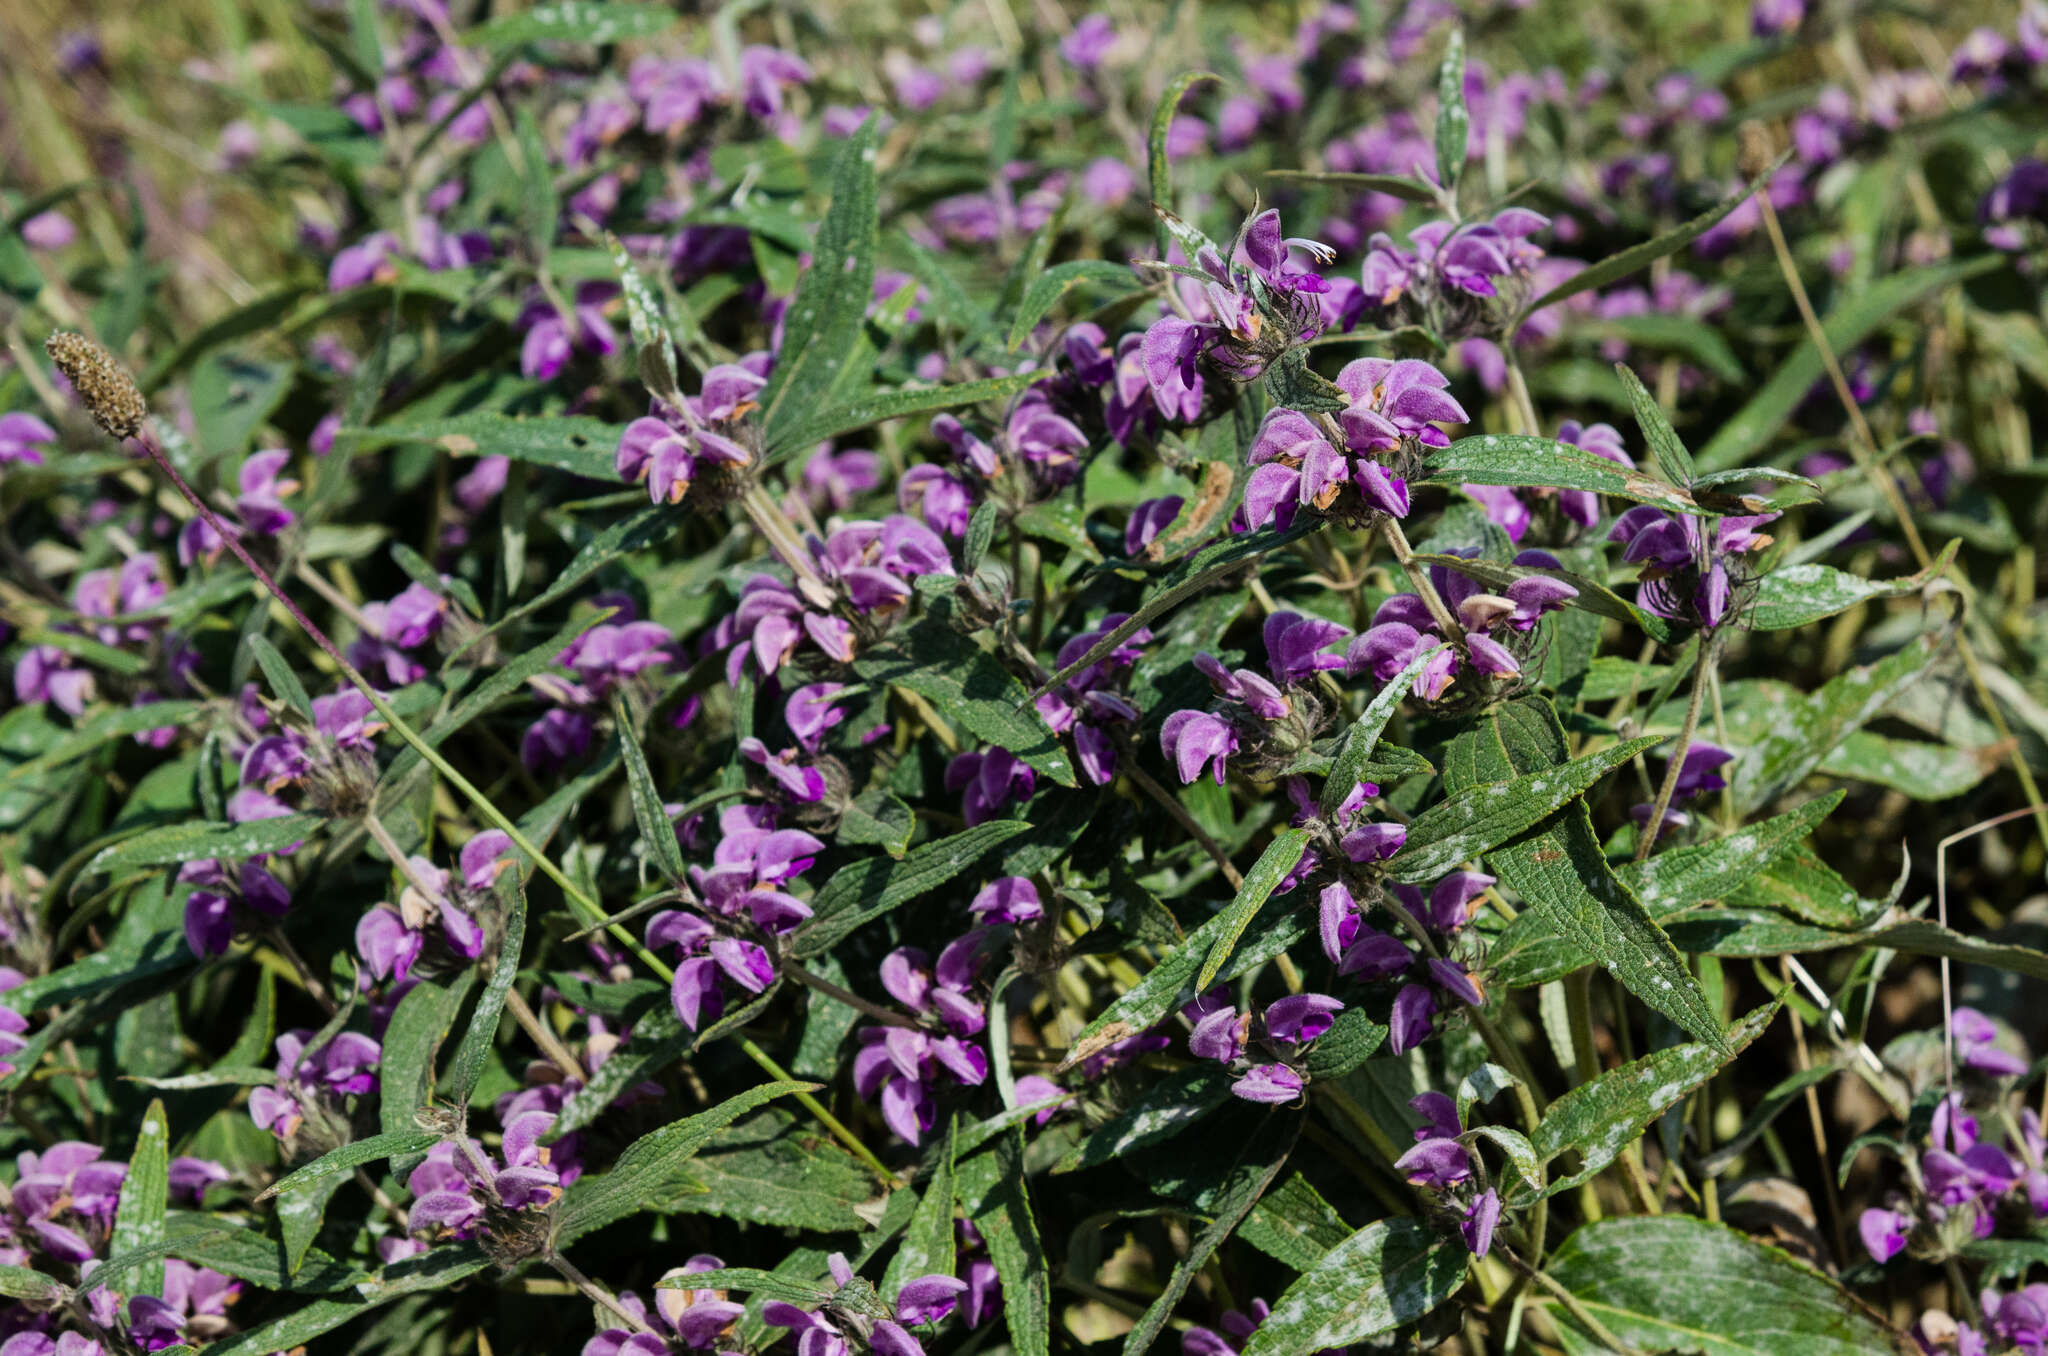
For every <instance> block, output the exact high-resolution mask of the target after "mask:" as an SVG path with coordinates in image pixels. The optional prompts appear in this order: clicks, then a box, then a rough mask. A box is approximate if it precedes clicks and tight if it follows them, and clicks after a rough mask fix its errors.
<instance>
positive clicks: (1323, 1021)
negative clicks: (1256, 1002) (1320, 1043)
mask: <svg viewBox="0 0 2048 1356" xmlns="http://www.w3.org/2000/svg"><path fill="white" fill-rule="evenodd" d="M1343 1010H1344V1004H1343V1003H1341V1002H1339V1001H1338V1000H1337V999H1335V998H1332V997H1330V996H1329V995H1328V994H1320V993H1297V994H1289V995H1288V996H1287V997H1285V998H1280V999H1276V1000H1274V1002H1273V1003H1272V1004H1271V1005H1270V1006H1269V1007H1267V1009H1266V1019H1265V1020H1266V1035H1267V1036H1268V1038H1270V1039H1272V1040H1276V1041H1286V1042H1288V1043H1289V1044H1292V1045H1297V1046H1300V1045H1307V1044H1308V1043H1309V1042H1310V1041H1312V1040H1314V1039H1315V1038H1316V1037H1318V1036H1320V1035H1322V1034H1323V1033H1324V1032H1326V1031H1328V1030H1329V1029H1330V1026H1331V1024H1332V1023H1333V1022H1334V1021H1335V1020H1336V1016H1337V1014H1338V1013H1340V1012H1342V1011H1343Z"/></svg>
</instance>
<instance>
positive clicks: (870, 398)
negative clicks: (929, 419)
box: [768, 372, 1046, 462]
mask: <svg viewBox="0 0 2048 1356" xmlns="http://www.w3.org/2000/svg"><path fill="white" fill-rule="evenodd" d="M1045 378H1046V373H1044V372H1016V373H1012V374H1011V375H1010V376H1007V377H984V378H983V379H981V380H979V381H960V382H955V383H953V384H952V385H951V386H918V387H912V388H910V389H907V390H900V391H883V392H881V393H879V394H872V395H864V396H861V397H860V398H858V399H856V400H849V401H846V402H844V403H842V404H836V405H832V406H830V407H829V408H826V409H822V410H815V411H805V412H804V413H803V415H802V417H801V419H799V420H795V421H794V422H791V423H789V424H787V425H785V426H784V430H783V431H780V432H778V433H777V434H776V436H775V437H774V438H773V439H771V440H770V442H769V446H768V459H769V461H770V462H774V461H778V460H780V459H781V458H782V457H783V456H784V455H788V454H793V453H796V452H801V451H806V450H808V449H810V448H813V447H816V446H817V445H818V444H819V443H821V442H824V441H825V440H826V439H827V438H838V437H841V436H843V435H845V434H848V433H856V432H858V431H860V430H861V429H865V428H873V427H874V426H875V425H876V424H882V423H887V422H888V421H889V420H891V419H904V418H908V417H909V416H911V415H913V414H932V413H935V412H937V411H939V410H957V409H963V408H965V407H966V406H969V405H980V404H983V403H984V402H987V401H993V400H1008V399H1009V398H1010V397H1011V396H1013V395H1016V394H1017V393H1018V392H1020V391H1024V390H1027V389H1029V388H1030V387H1031V386H1032V385H1033V384H1035V383H1037V382H1041V381H1044V380H1045Z"/></svg>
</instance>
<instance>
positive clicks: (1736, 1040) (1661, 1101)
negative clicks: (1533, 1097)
mask: <svg viewBox="0 0 2048 1356" xmlns="http://www.w3.org/2000/svg"><path fill="white" fill-rule="evenodd" d="M1777 1015H1778V1004H1776V1003H1766V1004H1764V1005H1763V1006H1762V1007H1760V1008H1758V1009H1756V1010H1755V1011H1754V1012H1752V1013H1750V1014H1749V1015H1748V1016H1747V1017H1744V1018H1743V1019H1742V1020H1741V1021H1739V1022H1737V1023H1735V1024H1734V1025H1733V1026H1731V1027H1729V1028H1728V1032H1727V1036H1726V1038H1725V1045H1723V1044H1719V1043H1716V1044H1704V1043H1696V1042H1689V1043H1687V1044H1685V1045H1674V1046H1671V1047H1670V1048H1669V1049H1665V1050H1659V1051H1657V1052H1656V1053H1655V1054H1652V1055H1645V1056H1643V1058H1641V1059H1638V1060H1635V1061H1633V1062H1631V1063H1628V1064H1624V1065H1621V1066H1620V1067H1619V1068H1614V1069H1609V1070H1608V1071H1607V1072H1606V1073H1603V1074H1601V1075H1600V1076H1599V1077H1598V1078H1595V1079H1593V1080H1592V1081H1591V1082H1588V1083H1581V1084H1579V1086H1577V1087H1575V1088H1573V1089H1572V1090H1571V1091H1569V1092H1567V1093H1565V1095H1564V1096H1562V1097H1560V1098H1558V1099H1557V1100H1556V1101H1554V1102H1552V1103H1551V1104H1550V1109H1549V1110H1548V1111H1546V1112H1544V1113H1543V1119H1542V1120H1541V1121H1539V1122H1537V1124H1536V1133H1535V1134H1533V1135H1531V1136H1530V1145H1531V1147H1533V1148H1534V1149H1535V1151H1536V1157H1537V1159H1538V1161H1539V1162H1543V1163H1549V1162H1550V1161H1551V1160H1552V1159H1554V1158H1556V1157H1557V1156H1558V1155H1559V1154H1562V1153H1565V1152H1566V1151H1568V1150H1569V1151H1572V1152H1576V1153H1577V1154H1578V1156H1579V1170H1578V1171H1577V1172H1575V1173H1573V1174H1571V1175H1570V1176H1566V1177H1558V1178H1554V1179H1553V1180H1552V1181H1551V1182H1550V1184H1549V1185H1548V1186H1547V1187H1545V1188H1544V1189H1543V1190H1542V1191H1541V1192H1540V1193H1538V1194H1540V1195H1543V1196H1555V1195H1556V1194H1557V1193H1558V1192H1560V1191H1566V1190H1569V1189H1570V1188H1572V1187H1575V1186H1577V1185H1578V1184H1579V1183H1581V1182H1584V1181H1587V1180H1589V1179H1591V1178H1592V1177H1593V1176H1594V1175H1595V1174H1597V1173H1599V1171H1600V1170H1601V1169H1602V1168H1605V1167H1606V1166H1607V1165H1608V1164H1609V1163H1612V1162H1613V1161H1614V1160H1615V1159H1616V1158H1617V1157H1619V1156H1620V1154H1621V1151H1622V1150H1623V1149H1624V1148H1626V1147H1627V1146H1628V1145H1629V1144H1631V1143H1632V1142H1634V1140H1635V1138H1636V1136H1637V1135H1639V1134H1641V1133H1642V1130H1643V1127H1644V1126H1646V1125H1648V1124H1649V1123H1650V1122H1651V1121H1654V1120H1656V1119H1657V1117H1659V1116H1661V1115H1663V1114H1664V1112H1665V1110H1666V1109H1667V1108H1669V1107H1671V1106H1673V1105H1675V1104H1676V1103H1677V1102H1678V1101H1679V1099H1680V1098H1682V1097H1684V1096H1685V1095H1686V1094H1687V1093H1689V1092H1691V1091H1692V1090H1693V1089H1694V1088H1696V1087H1698V1086H1699V1085H1700V1084H1702V1083H1704V1082H1706V1081H1707V1080H1708V1079H1709V1078H1712V1077H1713V1076H1714V1074H1715V1073H1716V1071H1718V1070H1719V1069H1720V1068H1721V1067H1722V1066H1724V1065H1725V1064H1727V1063H1728V1061H1729V1060H1731V1059H1733V1058H1734V1057H1735V1056H1736V1054H1737V1053H1739V1052H1740V1051H1741V1050H1743V1049H1744V1048H1745V1047H1746V1046H1748V1044H1749V1043H1750V1042H1751V1041H1753V1040H1755V1039H1756V1038H1757V1037H1758V1036H1760V1035H1762V1034H1763V1031H1764V1028H1765V1027H1767V1026H1769V1025H1770V1024H1771V1019H1772V1018H1773V1017H1775V1016H1777ZM1518 1199H1519V1198H1518ZM1527 1199H1534V1197H1533V1196H1532V1197H1528V1198H1527Z"/></svg>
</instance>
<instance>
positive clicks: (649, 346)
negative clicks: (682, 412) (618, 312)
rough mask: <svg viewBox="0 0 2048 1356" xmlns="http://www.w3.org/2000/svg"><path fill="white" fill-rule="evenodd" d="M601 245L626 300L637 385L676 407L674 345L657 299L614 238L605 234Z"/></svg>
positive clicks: (621, 245) (678, 395)
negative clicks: (608, 257)
mask: <svg viewBox="0 0 2048 1356" xmlns="http://www.w3.org/2000/svg"><path fill="white" fill-rule="evenodd" d="M604 243H605V248H606V249H608V250H610V251H611V256H612V267H613V268H614V269H615V270H617V272H618V275H619V290H620V291H622V292H624V293H625V296H626V323H627V326H628V327H629V328H630V330H631V331H632V335H633V349H634V352H635V354H636V355H637V357H638V360H639V370H640V383H641V385H643V386H645V387H646V388H647V389H648V390H649V391H651V392H653V393H654V394H655V395H656V396H658V397H660V398H661V399H663V400H666V401H668V402H669V403H670V404H672V405H673V404H677V403H679V397H680V392H679V391H678V390H677V389H676V341H675V337H674V336H673V335H671V334H670V333H669V332H668V320H667V318H666V317H665V316H664V315H663V314H662V307H661V299H660V298H659V297H656V296H655V295H654V289H653V288H651V287H649V286H648V285H647V278H646V276H645V275H644V274H642V273H641V272H640V266H639V265H638V264H635V263H634V262H633V256H632V255H630V254H628V253H626V247H625V246H624V245H623V244H621V243H619V238H618V237H617V236H615V235H613V234H612V233H611V232H609V231H607V232H605V237H604Z"/></svg>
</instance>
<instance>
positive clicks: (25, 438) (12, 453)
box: [0, 411, 57, 466]
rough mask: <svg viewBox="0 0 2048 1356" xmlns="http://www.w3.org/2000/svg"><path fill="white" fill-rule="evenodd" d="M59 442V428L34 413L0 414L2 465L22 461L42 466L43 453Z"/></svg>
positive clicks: (0, 455)
mask: <svg viewBox="0 0 2048 1356" xmlns="http://www.w3.org/2000/svg"><path fill="white" fill-rule="evenodd" d="M56 444H57V430H55V429H53V428H51V427H50V426H49V425H48V424H46V423H44V422H43V421H42V420H40V419H38V418H36V417H35V416H34V415H32V414H23V413H21V412H19V411H16V412H15V413H13V414H0V466H5V465H7V464H8V463H9V462H21V463H23V464H24V465H28V466H41V465H42V464H43V453H44V452H45V451H48V450H53V449H54V448H55V447H56Z"/></svg>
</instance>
